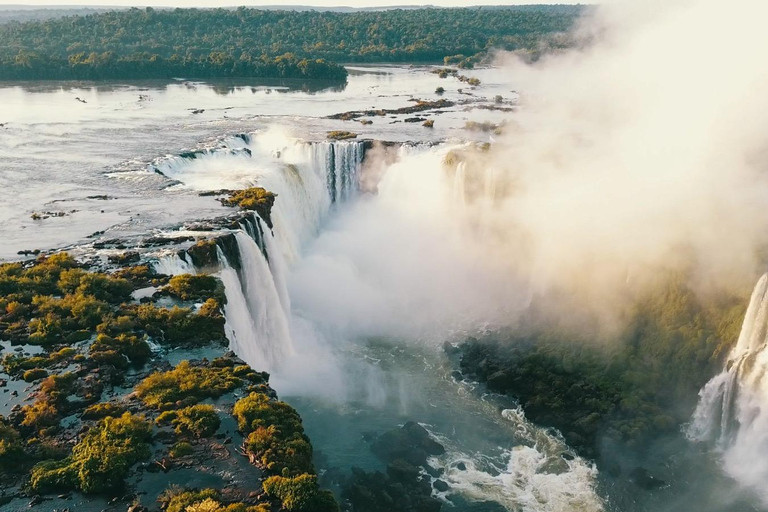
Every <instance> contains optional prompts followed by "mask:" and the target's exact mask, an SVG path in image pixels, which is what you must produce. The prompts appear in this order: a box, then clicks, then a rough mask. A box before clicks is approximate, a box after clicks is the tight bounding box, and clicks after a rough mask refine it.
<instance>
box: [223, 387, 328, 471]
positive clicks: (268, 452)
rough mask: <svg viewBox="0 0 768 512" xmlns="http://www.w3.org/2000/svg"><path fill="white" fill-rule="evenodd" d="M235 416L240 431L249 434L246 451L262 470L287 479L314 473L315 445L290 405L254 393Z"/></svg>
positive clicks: (239, 404) (239, 407)
mask: <svg viewBox="0 0 768 512" xmlns="http://www.w3.org/2000/svg"><path fill="white" fill-rule="evenodd" d="M233 414H234V416H235V418H236V419H237V424H238V426H239V427H240V430H241V431H243V432H244V433H247V434H248V437H247V438H246V440H245V448H246V450H247V451H248V454H249V455H250V456H251V460H252V461H253V462H254V463H256V464H257V465H258V466H259V467H261V468H263V469H264V470H265V471H267V472H269V473H272V474H278V475H281V474H282V475H285V476H289V475H298V474H302V473H314V467H313V465H312V445H311V444H310V443H309V438H307V436H306V435H305V434H304V427H303V425H302V424H301V417H299V414H298V413H297V412H296V410H295V409H293V408H292V407H291V406H290V405H288V404H286V403H285V402H281V401H278V400H274V399H272V398H270V397H268V396H267V395H265V394H263V393H251V394H250V395H248V396H247V397H245V398H242V399H240V400H238V401H237V403H236V404H235V408H234V411H233Z"/></svg>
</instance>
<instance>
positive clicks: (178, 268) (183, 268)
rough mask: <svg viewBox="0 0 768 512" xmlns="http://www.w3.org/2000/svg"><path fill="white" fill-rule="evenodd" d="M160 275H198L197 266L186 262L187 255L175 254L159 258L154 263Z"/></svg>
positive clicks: (153, 265)
mask: <svg viewBox="0 0 768 512" xmlns="http://www.w3.org/2000/svg"><path fill="white" fill-rule="evenodd" d="M152 267H153V268H154V269H155V272H157V273H158V274H165V275H167V276H177V275H179V274H196V273H197V271H196V270H195V266H194V265H192V264H191V263H190V262H188V261H187V260H186V254H184V253H178V252H174V253H172V254H167V255H164V256H161V257H160V258H158V260H157V261H155V262H153V263H152Z"/></svg>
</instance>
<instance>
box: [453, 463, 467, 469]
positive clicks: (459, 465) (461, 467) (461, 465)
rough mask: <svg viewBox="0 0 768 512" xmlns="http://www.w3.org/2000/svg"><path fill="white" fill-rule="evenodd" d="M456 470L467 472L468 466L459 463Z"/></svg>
mask: <svg viewBox="0 0 768 512" xmlns="http://www.w3.org/2000/svg"><path fill="white" fill-rule="evenodd" d="M456 469H458V470H459V471H466V470H467V465H466V464H464V463H463V462H459V463H458V464H456Z"/></svg>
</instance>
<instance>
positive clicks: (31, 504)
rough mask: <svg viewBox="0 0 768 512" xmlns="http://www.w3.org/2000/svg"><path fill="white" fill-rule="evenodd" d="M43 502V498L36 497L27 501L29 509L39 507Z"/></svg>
mask: <svg viewBox="0 0 768 512" xmlns="http://www.w3.org/2000/svg"><path fill="white" fill-rule="evenodd" d="M42 502H43V497H42V496H40V495H39V494H38V495H35V496H33V497H32V499H31V500H29V508H32V507H34V506H35V505H39V504H41V503H42Z"/></svg>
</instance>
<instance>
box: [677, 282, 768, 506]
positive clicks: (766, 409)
mask: <svg viewBox="0 0 768 512" xmlns="http://www.w3.org/2000/svg"><path fill="white" fill-rule="evenodd" d="M767 348H768V274H766V275H763V276H762V277H761V278H760V280H759V281H758V282H757V285H756V286H755V289H754V291H753V292H752V297H751V299H750V302H749V307H748V308H747V313H746V315H745V317H744V323H743V324H742V327H741V333H740V334H739V339H738V341H737V343H736V346H735V347H734V348H733V350H731V353H730V354H729V356H728V360H727V362H726V364H725V369H724V370H723V371H722V372H721V373H720V374H719V375H717V376H715V377H714V378H712V380H710V381H709V382H708V383H707V384H706V385H705V386H704V387H703V388H702V390H701V391H700V393H699V396H700V400H699V404H698V406H697V407H696V411H695V412H694V414H693V419H692V421H691V424H690V426H689V427H688V436H689V437H690V438H691V439H692V440H695V441H710V442H714V443H715V444H716V447H717V449H718V450H719V451H720V452H721V453H722V462H723V467H724V469H725V471H726V472H727V473H728V474H729V475H730V476H732V477H733V478H734V479H736V480H737V481H738V482H739V483H741V484H743V485H745V486H747V487H750V488H752V489H754V490H755V491H756V492H757V493H758V494H759V495H760V496H761V499H762V500H763V501H764V502H766V503H768V491H766V489H765V482H766V480H768V462H766V460H765V457H764V455H765V454H768V349H767Z"/></svg>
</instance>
